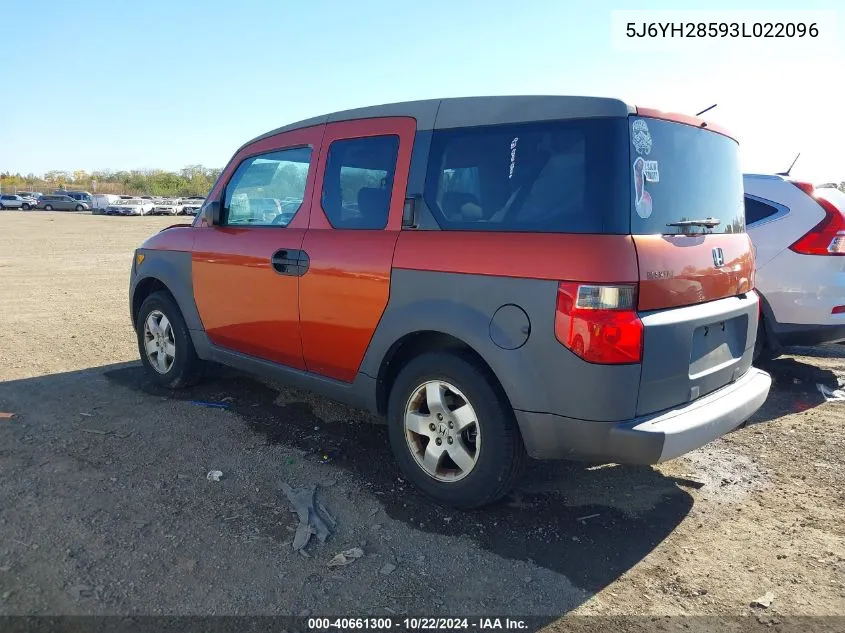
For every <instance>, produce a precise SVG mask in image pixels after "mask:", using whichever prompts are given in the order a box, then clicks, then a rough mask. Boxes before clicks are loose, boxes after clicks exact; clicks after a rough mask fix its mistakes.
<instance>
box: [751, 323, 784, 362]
mask: <svg viewBox="0 0 845 633" xmlns="http://www.w3.org/2000/svg"><path fill="white" fill-rule="evenodd" d="M779 355H780V354H776V353H775V352H774V351H772V346H771V345H770V344H769V339H768V335H767V334H766V323H765V321H764V320H763V317H762V316H761V317H760V319H759V321H757V340H755V341H754V362H755V363H757V362H766V361H770V360H773V359H775V358H777V357H778V356H779Z"/></svg>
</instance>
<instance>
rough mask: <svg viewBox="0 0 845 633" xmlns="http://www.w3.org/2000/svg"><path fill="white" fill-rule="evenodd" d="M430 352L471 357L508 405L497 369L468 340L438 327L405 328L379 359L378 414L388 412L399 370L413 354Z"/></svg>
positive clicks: (377, 379)
mask: <svg viewBox="0 0 845 633" xmlns="http://www.w3.org/2000/svg"><path fill="white" fill-rule="evenodd" d="M429 352H452V353H454V354H456V355H458V356H461V357H463V358H466V359H467V360H469V361H471V362H472V364H473V365H475V366H476V367H477V368H478V369H479V370H480V371H481V372H483V373H484V374H485V375H486V376H487V378H488V379H489V380H490V384H491V385H492V386H493V388H494V389H495V390H496V391H497V392H498V394H499V396H500V397H501V398H503V403H504V404H506V405H507V406H508V407H510V406H511V404H510V400H509V399H508V396H507V393H506V392H505V389H504V387H503V386H502V383H501V382H500V381H499V378H498V377H497V376H496V372H494V371H493V368H492V367H491V366H490V364H489V363H488V362H487V361H486V360H485V358H484V357H483V356H482V355H481V354H480V353H479V352H478V351H477V350H476V349H475V348H474V347H473V346H471V345H470V344H469V343H467V342H465V341H464V340H462V339H461V338H458V337H457V336H454V335H452V334H447V333H446V332H441V331H438V330H433V329H432V330H417V331H414V332H408V333H406V334H404V335H403V336H401V337H400V338H399V339H398V340H396V341H395V342H394V343H393V344H392V345H391V346H390V347H389V348H388V350H387V352H386V353H385V355H384V357H383V358H382V360H381V363H380V365H379V369H378V375H377V376H376V409H377V412H378V414H379V415H381V416H384V415H386V414H387V403H388V399H389V398H390V391H391V389H392V387H393V384H394V382H395V381H396V377H397V376H398V375H399V372H401V371H402V369H403V368H404V367H405V366H406V365H407V364H408V363H409V362H411V361H412V360H413V359H414V358H417V357H419V356H421V355H422V354H425V353H429Z"/></svg>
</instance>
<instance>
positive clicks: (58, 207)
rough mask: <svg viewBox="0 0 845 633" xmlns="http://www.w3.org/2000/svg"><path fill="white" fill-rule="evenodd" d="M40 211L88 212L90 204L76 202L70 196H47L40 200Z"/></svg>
mask: <svg viewBox="0 0 845 633" xmlns="http://www.w3.org/2000/svg"><path fill="white" fill-rule="evenodd" d="M37 208H39V209H44V210H45V211H87V210H88V204H87V203H85V202H80V201H79V200H74V199H73V198H71V197H70V196H63V195H57V194H52V193H51V194H47V195H45V196H41V197H40V198H39V199H38V207H37Z"/></svg>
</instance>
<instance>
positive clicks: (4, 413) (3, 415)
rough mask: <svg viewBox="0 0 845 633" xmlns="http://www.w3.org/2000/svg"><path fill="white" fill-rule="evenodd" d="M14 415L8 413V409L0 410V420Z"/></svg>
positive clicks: (9, 418) (8, 418)
mask: <svg viewBox="0 0 845 633" xmlns="http://www.w3.org/2000/svg"><path fill="white" fill-rule="evenodd" d="M13 417H15V414H14V413H10V412H8V411H0V420H11V419H12V418H13Z"/></svg>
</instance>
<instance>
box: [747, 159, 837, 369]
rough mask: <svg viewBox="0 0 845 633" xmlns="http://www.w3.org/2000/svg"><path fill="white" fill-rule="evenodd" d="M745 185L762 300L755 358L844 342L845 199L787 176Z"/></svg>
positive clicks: (750, 177)
mask: <svg viewBox="0 0 845 633" xmlns="http://www.w3.org/2000/svg"><path fill="white" fill-rule="evenodd" d="M743 184H744V188H745V222H746V227H747V228H746V230H747V231H748V235H749V236H750V237H751V241H752V242H753V244H754V249H755V252H756V258H757V292H758V293H759V294H760V296H761V297H762V301H761V310H762V319H761V321H760V322H761V323H762V324H763V328H762V329H761V330H759V331H758V336H757V349H756V350H755V353H756V355H757V356H759V355H761V354H763V355H767V356H776V355H778V354H780V353H781V348H783V347H784V346H790V345H819V344H822V343H835V342H839V341H843V340H845V194H843V193H842V192H841V191H839V190H838V189H833V188H818V189H817V188H815V187H813V185H812V184H810V183H805V182H799V181H796V180H792V179H790V178H786V177H783V176H770V175H760V174H745V175H744V176H743Z"/></svg>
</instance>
